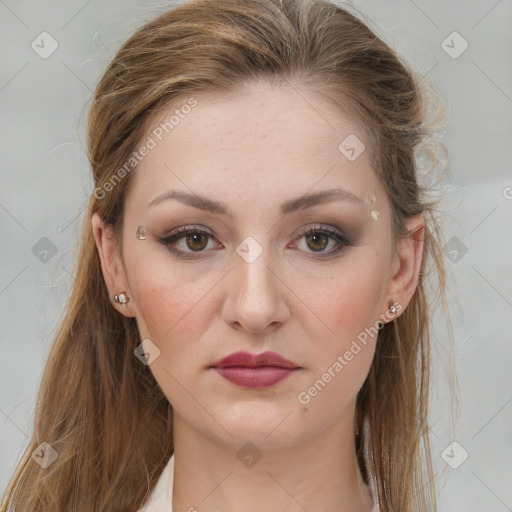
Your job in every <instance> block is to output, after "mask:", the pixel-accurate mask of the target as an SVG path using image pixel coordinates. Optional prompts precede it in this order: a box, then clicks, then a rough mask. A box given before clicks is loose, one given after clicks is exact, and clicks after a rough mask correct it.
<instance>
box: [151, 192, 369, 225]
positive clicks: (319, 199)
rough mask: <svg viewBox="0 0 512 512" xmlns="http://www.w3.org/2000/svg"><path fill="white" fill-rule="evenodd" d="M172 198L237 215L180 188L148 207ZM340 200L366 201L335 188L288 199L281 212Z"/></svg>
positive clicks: (227, 214) (224, 207) (223, 213)
mask: <svg viewBox="0 0 512 512" xmlns="http://www.w3.org/2000/svg"><path fill="white" fill-rule="evenodd" d="M170 199H175V200H176V201H180V202H181V203H183V204H186V205H188V206H192V207H194V208H198V209H199V210H203V211H208V212H212V213H215V214H218V215H224V216H226V217H229V218H234V216H235V215H234V213H233V211H232V210H231V209H230V208H229V206H228V205H227V204H225V203H221V202H219V201H214V200H213V199H208V198H207V197H203V196H199V195H197V194H191V193H188V192H181V191H178V190H169V191H167V192H164V193H163V194H161V195H159V196H158V197H156V198H155V199H153V200H152V201H151V202H150V203H149V205H148V208H150V207H151V206H154V205H156V204H159V203H161V202H162V201H167V200H170ZM340 200H348V201H351V202H353V203H355V204H357V203H359V204H363V203H364V202H363V200H362V199H361V198H359V197H357V196H355V195H354V194H352V193H351V192H348V191H347V190H342V189H340V188H333V189H329V190H322V191H321V192H316V193H314V194H308V195H305V196H302V197H299V198H297V199H291V200H289V201H286V202H284V203H283V204H282V205H281V213H282V214H285V215H286V214H288V213H292V212H295V211H298V210H305V209H306V208H312V207H313V206H318V205H321V204H327V203H332V202H334V201H340Z"/></svg>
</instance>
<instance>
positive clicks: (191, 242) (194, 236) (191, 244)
mask: <svg viewBox="0 0 512 512" xmlns="http://www.w3.org/2000/svg"><path fill="white" fill-rule="evenodd" d="M185 239H186V243H187V247H188V248H189V249H190V250H192V251H201V250H203V249H204V248H205V247H206V245H207V244H208V236H207V234H206V233H204V232H201V231H194V232H192V233H189V234H187V236H186V238H185Z"/></svg>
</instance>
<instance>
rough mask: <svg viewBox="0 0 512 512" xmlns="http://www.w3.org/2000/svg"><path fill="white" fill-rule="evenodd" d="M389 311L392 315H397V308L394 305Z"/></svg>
mask: <svg viewBox="0 0 512 512" xmlns="http://www.w3.org/2000/svg"><path fill="white" fill-rule="evenodd" d="M389 311H391V313H392V314H393V315H395V314H396V311H397V309H396V306H395V305H394V304H392V305H391V306H390V308H389Z"/></svg>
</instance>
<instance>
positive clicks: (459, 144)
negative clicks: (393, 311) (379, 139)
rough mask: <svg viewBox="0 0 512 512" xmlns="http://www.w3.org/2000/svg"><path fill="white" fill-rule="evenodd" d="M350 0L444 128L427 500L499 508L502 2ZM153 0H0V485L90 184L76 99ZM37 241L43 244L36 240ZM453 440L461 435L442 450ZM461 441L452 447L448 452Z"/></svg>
mask: <svg viewBox="0 0 512 512" xmlns="http://www.w3.org/2000/svg"><path fill="white" fill-rule="evenodd" d="M354 4H355V5H356V6H357V8H358V9H359V10H361V11H362V12H363V13H364V14H365V15H366V16H367V17H368V18H370V19H371V20H372V21H373V23H374V24H375V26H376V27H377V28H378V30H379V32H378V34H379V35H380V36H381V37H383V38H384V39H385V40H386V41H387V42H388V43H389V44H391V45H392V46H393V47H394V48H396V49H397V50H398V51H399V53H401V54H402V55H403V56H404V57H405V58H406V59H408V60H409V62H411V64H412V65H413V66H414V68H415V69H417V70H419V71H421V72H422V74H424V75H425V76H426V75H427V74H430V76H431V78H432V80H433V81H434V82H435V83H437V84H438V86H439V87H440V89H441V90H442V93H443V95H444V97H445V101H446V103H447V106H448V108H449V110H450V119H449V125H448V127H447V130H446V134H445V136H444V140H445V143H446V145H447V147H448V149H449V155H450V159H451V170H452V179H451V182H450V184H449V185H448V186H446V187H445V200H444V202H443V204H442V209H441V210H442V213H443V220H444V225H443V228H444V231H445V235H444V236H445V239H446V242H447V247H448V249H447V253H448V254H450V256H451V258H452V260H453V261H448V265H449V269H448V270H449V271H450V273H451V278H452V282H451V285H450V294H449V303H450V308H451V314H452V321H453V329H454V340H455V353H454V361H455V365H456V371H457V377H458V384H459V389H460V396H461V399H462V404H461V408H460V410H459V412H458V413H456V415H455V425H454V428H453V429H452V427H451V426H450V419H449V400H450V391H449V384H450V358H449V356H450V354H449V351H448V348H447V343H446V328H445V319H444V317H443V316H442V315H439V316H438V317H436V324H435V325H436V329H435V335H436V339H435V341H434V355H435V357H436V358H437V359H436V372H435V375H434V383H433V384H434V387H433V393H432V395H433V408H432V411H431V418H432V423H433V434H432V445H433V446H432V452H433V458H434V466H435V475H436V476H435V480H436V485H437V490H438V495H439V510H440V511H441V512H457V511H468V512H470V511H471V512H472V511H474V512H477V511H478V512H481V511H482V510H486V511H491V510H492V511H496V512H501V511H507V510H512V486H511V485H510V482H511V481H512V480H511V478H512V403H511V402H512V372H510V367H511V354H512V339H511V338H512V336H511V334H510V332H511V329H510V319H511V316H512V315H511V313H512V272H511V261H512V260H511V254H512V251H511V245H512V243H511V238H512V237H511V235H512V229H511V227H512V226H511V224H512V174H511V172H510V170H511V162H512V144H511V135H512V133H511V132H512V127H511V113H512V67H511V55H512V52H511V50H512V2H511V1H510V0H498V1H496V0H485V1H479V2H476V1H462V0H457V1H453V2H450V3H448V2H443V1H441V0H435V1H429V2H427V1H425V0H423V1H420V0H415V1H414V2H413V1H412V0H392V1H386V2H382V1H379V0H371V1H366V2H362V1H357V2H354ZM165 5H166V3H158V4H157V3H148V2H142V0H139V1H135V0H129V1H127V0H123V2H121V1H120V0H109V1H108V2H101V3H100V2H99V1H98V0H89V1H83V0H80V1H79V0H76V1H75V0H74V1H67V2H65V1H64V0H60V1H57V0H52V1H49V2H44V3H43V2H35V1H31V2H27V1H19V2H16V1H15V0H0V24H1V30H0V38H1V43H2V44H1V48H2V50H1V70H0V112H1V120H2V122H1V125H0V130H1V132H0V141H1V144H2V153H1V159H2V168H1V187H0V228H1V232H2V243H1V245H0V247H1V257H2V260H1V261H2V265H1V267H0V314H1V322H2V333H1V338H0V339H1V349H2V357H1V358H0V390H1V393H0V453H1V456H0V490H1V492H3V490H4V489H5V487H6V485H7V482H8V479H9V477H10V475H11V474H12V472H13V471H14V469H15V467H16V464H17V462H18V461H19V458H20V457H21V454H22V451H23V449H24V448H25V445H26V442H27V441H28V436H29V433H30V431H31V426H32V418H33V413H34V405H35V394H36V391H37V388H38V383H39V379H40V377H41V372H42V368H43V365H44V362H45V359H46V357H47V355H48V350H49V347H50V344H51V342H52V340H53V335H54V333H55V329H56V324H57V321H58V317H59V315H60V314H61V312H62V308H63V306H64V303H65V301H66V299H67V296H68V293H69V290H70V282H71V278H72V276H71V275H70V273H69V270H68V269H69V268H71V267H70V263H71V261H72V257H73V253H74V251H75V246H76V240H77V237H78V227H79V225H80V222H79V221H80V220H81V218H82V212H83V208H84V207H85V205H86V204H87V199H88V197H89V195H90V194H91V192H92V179H91V177H90V176H89V173H90V171H89V169H88V165H87V159H86V153H85V147H84V137H83V133H84V131H83V127H84V119H85V113H86V108H87V102H88V101H89V99H90V96H91V93H92V90H93V88H94V86H95V83H96V81H97V80H98V79H99V77H100V75H101V72H102V70H103V69H104V67H105V65H106V63H107V61H108V60H109V59H110V58H111V57H112V56H113V54H114V52H115V50H116V49H117V47H118V46H119V45H120V44H121V42H122V41H124V39H125V38H126V37H128V35H129V34H130V33H131V32H132V31H133V30H134V29H135V28H136V27H138V26H139V25H141V24H142V23H143V22H144V21H146V20H149V19H150V18H152V17H153V16H155V15H156V14H158V13H159V12H161V11H162V10H163V9H164V8H165ZM167 5H169V4H167ZM43 31H46V32H48V33H49V34H51V36H52V37H53V38H54V39H55V40H56V41H57V43H58V48H57V50H56V51H55V52H54V53H53V54H52V55H50V56H49V57H48V58H46V59H43V58H41V57H40V56H39V55H38V53H36V51H34V50H33V49H32V47H31V43H32V41H34V40H35V41H36V42H37V41H38V40H40V39H38V36H39V35H40V34H41V32H43ZM454 31H456V32H458V33H459V34H460V36H461V37H462V38H463V39H464V40H465V41H467V43H468V45H469V46H468V48H467V50H466V51H464V52H463V53H462V54H461V55H460V56H458V57H457V58H453V57H451V56H450V55H449V54H448V53H447V52H446V51H445V50H444V49H443V47H442V42H443V41H444V40H446V38H447V37H448V36H449V35H450V34H452V33H453V32H454ZM455 37H456V38H455V39H453V36H452V40H453V43H452V42H451V39H450V38H449V39H448V40H447V41H450V42H449V43H448V44H449V45H450V46H453V48H452V52H453V51H457V50H460V49H461V44H462V40H461V39H460V38H459V39H457V37H458V36H455ZM445 44H447V43H445ZM46 48H48V45H46ZM44 237H46V238H47V239H48V240H49V241H51V244H50V242H49V241H48V240H45V239H44ZM454 237H456V239H455V238H454ZM41 239H43V241H41ZM457 239H458V241H457ZM41 244H42V246H44V247H53V248H54V251H53V252H54V253H53V252H51V251H50V252H49V253H48V254H46V255H44V253H41V252H39V251H38V248H40V247H41ZM453 249H455V250H456V251H457V252H450V251H452V250H453ZM453 441H456V442H457V443H459V445H460V446H461V447H462V448H458V447H456V448H455V450H453V449H452V447H449V445H450V444H451V443H452V442H453ZM447 447H448V449H447ZM462 449H464V450H465V451H466V452H467V454H468V457H467V459H466V460H464V461H463V462H462V463H461V461H462V460H463V457H462V455H463V453H464V452H462ZM443 453H444V456H443ZM446 461H449V462H450V463H451V465H450V464H448V463H447V462H446ZM452 466H458V467H457V468H453V467H452Z"/></svg>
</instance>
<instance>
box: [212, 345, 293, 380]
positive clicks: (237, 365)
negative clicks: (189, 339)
mask: <svg viewBox="0 0 512 512" xmlns="http://www.w3.org/2000/svg"><path fill="white" fill-rule="evenodd" d="M209 368H211V369H214V370H215V371H216V372H217V373H219V375H221V376H222V377H224V378H225V379H226V380H228V381H230V382H232V383H233V384H236V385H238V386H242V387H246V388H253V389H264V388H268V387H271V386H274V385H275V384H277V383H278V382H281V381H282V380H283V379H285V378H287V377H289V376H291V375H292V374H294V373H295V372H297V371H298V370H300V369H301V367H300V366H298V365H296V364H295V363H293V362H292V361H289V360H288V359H286V358H285V357H283V356H281V355H280V354H277V353H275V352H264V353H263V354H250V353H248V352H235V353H234V354H231V355H229V356H227V357H225V358H223V359H221V360H220V361H217V362H216V363H215V364H213V365H212V366H210V367H209Z"/></svg>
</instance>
